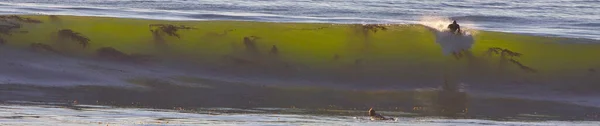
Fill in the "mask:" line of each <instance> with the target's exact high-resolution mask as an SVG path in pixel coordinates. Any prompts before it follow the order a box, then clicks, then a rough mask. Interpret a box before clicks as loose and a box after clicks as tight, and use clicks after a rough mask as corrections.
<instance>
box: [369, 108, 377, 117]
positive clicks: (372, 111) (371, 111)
mask: <svg viewBox="0 0 600 126" xmlns="http://www.w3.org/2000/svg"><path fill="white" fill-rule="evenodd" d="M376 115H377V113H375V110H373V108H371V109H369V116H376Z"/></svg>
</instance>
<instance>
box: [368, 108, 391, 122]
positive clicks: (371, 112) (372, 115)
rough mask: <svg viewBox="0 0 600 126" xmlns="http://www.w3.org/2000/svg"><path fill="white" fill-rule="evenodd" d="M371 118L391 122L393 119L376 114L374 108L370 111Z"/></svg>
mask: <svg viewBox="0 0 600 126" xmlns="http://www.w3.org/2000/svg"><path fill="white" fill-rule="evenodd" d="M369 116H370V117H371V119H373V120H389V119H391V118H385V117H383V116H382V115H380V114H377V113H375V110H373V108H371V109H369Z"/></svg>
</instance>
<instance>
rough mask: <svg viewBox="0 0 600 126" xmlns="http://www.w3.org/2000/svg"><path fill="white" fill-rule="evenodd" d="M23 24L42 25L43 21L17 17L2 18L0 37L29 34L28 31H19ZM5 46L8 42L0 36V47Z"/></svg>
mask: <svg viewBox="0 0 600 126" xmlns="http://www.w3.org/2000/svg"><path fill="white" fill-rule="evenodd" d="M23 23H42V21H40V20H35V19H32V18H24V17H20V16H16V15H8V16H7V15H4V16H0V35H7V36H10V35H12V34H13V33H27V31H18V29H20V28H21V27H22V25H23ZM3 44H6V40H5V39H4V38H2V36H0V45H3Z"/></svg>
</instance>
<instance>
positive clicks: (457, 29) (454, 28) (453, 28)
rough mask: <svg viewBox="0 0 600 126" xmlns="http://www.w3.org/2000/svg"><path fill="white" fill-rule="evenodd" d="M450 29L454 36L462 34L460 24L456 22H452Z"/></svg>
mask: <svg viewBox="0 0 600 126" xmlns="http://www.w3.org/2000/svg"><path fill="white" fill-rule="evenodd" d="M448 29H450V31H451V32H452V33H454V34H459V33H460V25H458V23H456V20H454V21H453V22H452V24H450V25H448Z"/></svg>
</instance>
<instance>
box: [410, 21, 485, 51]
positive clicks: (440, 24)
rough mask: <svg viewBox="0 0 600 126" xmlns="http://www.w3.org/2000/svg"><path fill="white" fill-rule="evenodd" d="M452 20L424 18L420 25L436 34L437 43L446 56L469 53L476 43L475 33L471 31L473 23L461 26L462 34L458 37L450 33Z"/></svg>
mask: <svg viewBox="0 0 600 126" xmlns="http://www.w3.org/2000/svg"><path fill="white" fill-rule="evenodd" d="M450 23H452V20H450V19H449V18H445V17H438V16H424V17H422V18H421V20H420V21H419V24H421V25H424V26H426V27H428V28H430V29H431V31H432V32H434V33H435V35H436V36H435V37H436V42H437V43H438V44H439V45H440V46H441V47H442V52H443V53H444V55H449V54H456V53H460V52H463V51H468V50H470V49H471V46H472V45H473V43H474V40H473V35H474V34H473V33H474V32H473V31H475V30H472V29H469V27H472V26H473V25H472V24H473V23H465V24H462V23H460V22H459V24H460V25H461V31H462V34H460V35H457V34H454V33H451V32H449V31H448V28H447V27H448V25H449V24H450Z"/></svg>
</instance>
